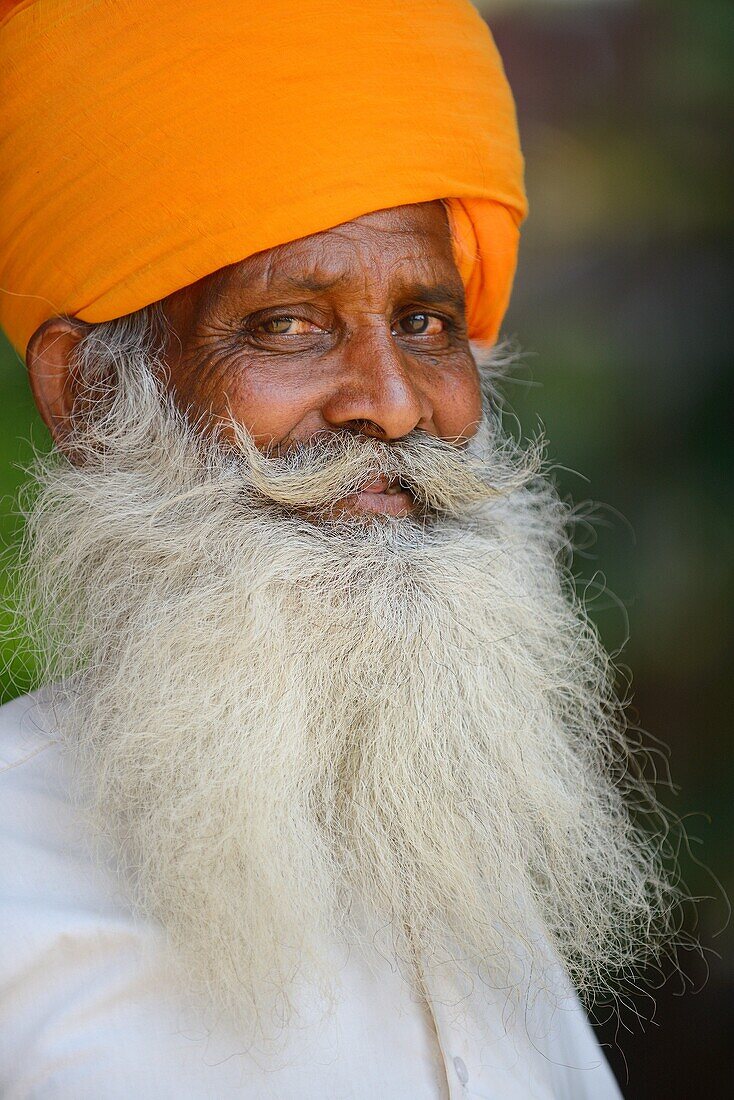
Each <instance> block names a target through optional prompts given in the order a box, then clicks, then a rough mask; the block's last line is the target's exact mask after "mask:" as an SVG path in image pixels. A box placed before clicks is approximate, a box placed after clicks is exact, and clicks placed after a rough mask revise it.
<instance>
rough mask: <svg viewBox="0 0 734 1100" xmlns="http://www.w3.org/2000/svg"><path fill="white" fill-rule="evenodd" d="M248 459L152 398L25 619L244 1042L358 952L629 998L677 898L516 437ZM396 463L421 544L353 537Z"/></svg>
mask: <svg viewBox="0 0 734 1100" xmlns="http://www.w3.org/2000/svg"><path fill="white" fill-rule="evenodd" d="M97 404H98V406H99V408H101V407H102V406H103V405H104V403H102V404H100V403H99V402H97ZM99 408H98V411H99ZM234 435H235V441H234V443H232V441H231V440H230V442H229V443H228V444H227V445H225V444H224V443H223V441H222V440H221V439H220V440H217V439H210V440H208V441H207V440H206V439H204V437H203V435H201V434H200V433H197V432H196V431H195V430H194V429H192V428H191V427H190V426H189V425H187V423H186V421H185V420H184V419H183V418H182V417H180V416H179V415H177V414H176V413H175V412H174V410H173V409H172V408H171V406H170V405H167V404H166V402H165V401H163V400H162V398H161V395H160V393H159V392H158V387H157V385H156V384H155V382H154V381H153V376H152V373H151V372H149V371H147V370H142V369H141V368H139V367H135V369H133V367H132V366H131V367H130V368H129V375H128V377H127V379H126V381H125V384H124V386H121V387H118V389H117V390H116V396H115V397H114V399H113V400H111V401H110V402H109V403H108V404H107V405H104V411H103V413H102V414H100V415H98V416H97V417H96V418H95V417H94V416H90V417H89V418H88V422H87V426H86V427H85V429H84V430H82V429H78V430H77V432H76V436H75V439H74V448H75V455H76V459H77V464H76V465H72V464H70V463H68V462H67V461H66V460H64V459H58V458H56V459H50V460H45V461H44V462H42V463H41V465H40V466H39V469H38V471H37V499H36V501H35V504H34V506H33V509H32V512H31V514H30V516H29V521H28V527H27V540H26V546H25V552H24V555H23V559H22V576H23V579H24V588H25V602H24V606H25V613H26V616H27V621H28V622H29V623H31V624H35V638H36V641H37V643H38V650H39V653H40V654H41V656H42V658H43V660H44V665H43V667H44V670H45V675H46V676H48V677H52V678H53V679H54V680H55V681H56V684H57V686H56V689H55V703H56V714H57V715H58V720H59V725H60V728H61V732H62V733H63V735H64V736H65V737H66V738H67V740H68V743H69V745H70V746H71V747H72V748H73V750H74V752H75V754H76V757H77V763H78V767H79V774H80V776H81V777H82V780H83V791H84V798H85V800H86V801H87V803H88V805H89V806H90V807H91V812H92V814H93V818H94V821H95V827H96V829H97V832H98V834H99V835H101V836H103V837H105V838H106V839H107V840H108V841H110V842H111V843H112V844H113V845H114V847H115V850H116V852H117V858H118V860H119V863H120V866H121V869H122V870H123V872H124V874H125V875H126V876H127V878H128V881H129V884H130V889H131V891H132V893H133V896H134V898H135V900H136V902H137V904H138V905H139V906H140V907H141V908H142V909H143V910H144V911H145V912H146V913H147V914H149V915H151V916H153V917H154V918H155V919H156V920H157V921H159V922H160V923H161V924H162V925H163V927H164V928H165V929H166V930H167V932H168V935H169V937H170V942H171V943H172V945H173V946H174V949H175V951H176V952H177V954H178V955H179V957H180V958H181V959H182V960H183V962H184V964H185V965H186V966H187V967H188V971H189V973H190V976H191V978H192V980H193V981H195V982H196V983H197V984H198V985H200V986H203V987H204V988H205V991H206V995H207V997H209V998H211V999H212V1000H213V1001H215V1002H217V1003H219V1004H220V1005H224V1006H225V1007H226V1009H227V1011H229V1012H235V1013H236V1014H237V1015H238V1016H239V1017H240V1018H246V1017H247V1016H248V1015H254V1014H256V1013H258V1012H260V1013H262V1012H263V1011H267V1010H268V1009H269V1008H272V1007H273V1005H274V1004H275V1002H276V1001H277V1002H278V1004H277V1009H276V1011H277V1013H278V1014H279V1015H280V1016H282V1017H284V1018H285V1017H287V1015H288V1010H287V1007H286V1008H285V1009H284V1004H285V1005H286V1006H287V1003H288V998H289V994H290V992H291V991H292V990H293V989H295V988H296V987H297V986H298V984H299V983H301V982H305V983H306V984H308V983H316V984H318V985H320V986H322V987H325V986H328V961H327V960H328V952H327V950H326V948H325V945H327V944H329V943H330V942H333V941H334V940H335V939H336V940H339V941H341V942H345V943H347V944H359V943H364V942H366V941H367V940H369V942H370V943H372V944H374V943H375V942H379V945H380V949H381V950H382V951H384V952H385V953H387V954H388V955H389V956H390V957H391V958H393V959H395V960H397V962H398V965H400V966H401V968H402V969H403V972H404V973H405V976H406V980H407V981H409V982H410V981H417V980H418V979H417V974H416V962H417V961H419V963H420V966H421V967H430V966H431V965H434V964H437V963H444V962H446V961H447V960H451V965H458V966H464V967H466V968H470V969H471V970H472V971H473V972H476V970H477V968H479V969H480V970H482V971H483V973H484V974H485V975H486V976H487V978H488V980H490V981H496V982H498V983H501V984H503V985H506V984H507V983H508V982H509V981H511V980H513V978H512V975H513V974H515V975H516V972H517V960H518V958H522V959H523V960H524V965H525V968H526V972H527V970H528V969H530V968H535V970H536V971H537V970H539V969H542V967H543V966H545V965H546V963H547V961H548V959H549V958H552V957H559V958H560V960H561V961H562V963H563V964H564V965H565V967H566V969H567V970H568V972H569V973H570V976H571V978H572V980H573V981H574V982H575V983H576V985H577V987H578V988H579V989H580V990H581V991H582V993H586V994H588V995H590V996H593V995H594V994H595V993H596V992H597V991H598V990H600V989H601V990H604V989H606V987H607V984H608V982H609V980H610V977H612V976H614V975H615V974H618V973H620V972H625V971H629V968H630V967H631V966H634V965H635V963H636V962H639V959H640V958H641V957H642V956H643V955H644V953H645V952H646V951H654V950H655V942H656V941H655V940H654V938H653V935H652V931H651V930H652V928H653V926H654V924H655V922H656V920H659V918H660V916H661V914H664V913H665V912H666V910H667V909H668V907H669V890H668V887H667V886H666V883H665V879H664V876H663V875H662V873H661V871H660V866H659V857H658V852H657V851H656V848H655V845H654V844H653V843H652V842H651V841H649V840H647V839H646V838H645V837H644V836H643V835H642V834H641V833H640V832H639V831H638V830H637V829H636V827H635V826H634V825H633V824H632V822H631V819H630V815H629V812H628V809H627V808H626V805H625V801H624V798H623V790H622V788H623V787H624V786H625V785H626V786H627V787H628V788H629V786H630V781H629V777H628V776H627V777H626V778H625V767H624V756H625V749H624V745H623V738H622V732H621V731H622V724H621V718H620V713H619V708H618V706H617V704H616V703H615V701H614V698H613V695H612V693H611V690H610V685H609V675H608V665H607V660H606V658H605V655H604V653H603V651H602V650H601V648H600V646H599V644H598V641H597V638H596V636H595V634H594V632H593V630H592V629H591V628H590V626H589V624H588V622H587V620H586V619H585V617H584V615H583V612H582V610H581V609H580V608H579V607H578V606H577V605H576V604H575V602H574V600H573V597H572V595H571V594H570V591H569V588H568V584H567V582H566V581H565V580H564V575H563V571H562V569H561V568H560V566H559V555H560V554H561V552H562V550H563V548H564V547H565V546H566V545H567V539H566V535H565V530H564V523H565V520H566V513H565V510H564V509H563V508H562V507H561V505H560V504H559V502H558V500H557V498H556V496H555V495H554V493H553V492H552V490H551V489H550V487H549V486H548V485H547V484H546V483H544V482H543V481H542V480H541V479H539V478H538V477H537V475H536V473H535V471H534V469H532V468H529V466H528V461H527V456H523V455H522V454H520V452H517V451H515V450H513V448H512V446H511V445H510V444H509V443H508V441H507V440H504V441H503V440H502V438H501V435H500V432H499V427H498V425H490V423H489V422H488V421H487V422H485V424H484V425H483V428H482V431H481V432H480V433H479V437H478V440H477V441H475V442H474V444H473V445H472V447H470V448H469V449H468V450H467V451H466V453H463V452H461V451H460V450H459V449H457V448H450V447H449V446H448V445H443V447H442V446H441V445H437V444H435V443H431V442H430V441H429V442H428V444H427V446H426V445H425V443H421V441H417V442H415V441H409V443H408V444H406V447H408V448H410V447H412V448H413V450H411V451H410V453H408V451H407V450H404V452H403V454H402V457H401V454H400V448H399V447H398V448H393V447H387V448H384V447H382V448H381V447H380V446H374V445H367V444H364V446H363V447H362V449H361V450H360V446H359V445H357V444H355V442H354V440H350V439H344V440H343V441H342V444H343V445H342V444H339V443H338V441H337V442H335V441H333V440H332V441H327V442H326V443H325V444H324V447H315V448H313V449H312V451H311V453H302V454H301V455H300V457H298V458H297V459H294V458H290V459H285V460H284V459H278V458H271V459H267V458H263V457H262V456H258V455H257V453H256V452H255V451H254V448H252V447H251V445H250V444H248V441H247V439H246V437H244V435H243V434H242V433H241V432H240V433H237V432H236V431H235V433H234ZM421 447H423V450H421ZM431 448H433V450H431ZM360 455H361V456H362V457H360ZM390 463H393V465H394V467H395V469H396V470H397V472H398V474H399V475H400V476H401V477H402V478H404V479H405V480H406V481H407V482H408V483H410V484H411V486H412V487H413V490H414V493H415V495H416V498H417V499H418V501H419V503H420V505H421V507H420V509H419V517H420V518H419V520H417V521H414V520H398V521H384V520H375V521H370V522H356V521H355V522H348V521H343V520H335V519H332V518H330V517H329V515H328V501H329V500H330V499H332V500H333V499H335V494H336V493H337V492H338V493H342V492H344V491H348V490H349V489H350V488H353V487H354V486H356V485H358V484H359V483H360V480H361V479H365V478H366V475H367V474H368V473H369V471H371V470H374V469H375V468H376V467H381V468H384V467H385V466H389V465H390ZM531 466H532V464H531ZM304 504H309V506H311V507H312V508H313V507H318V508H320V509H321V513H322V514H321V521H320V522H315V521H314V518H313V516H311V517H310V518H304V515H303V513H302V512H301V510H300V509H301V507H302V506H303V505H304ZM29 629H30V628H29ZM628 793H629V792H628ZM633 794H635V795H636V797H638V798H640V797H642V796H643V795H644V791H642V789H641V788H637V789H636V790H635V791H633ZM645 797H646V796H645Z"/></svg>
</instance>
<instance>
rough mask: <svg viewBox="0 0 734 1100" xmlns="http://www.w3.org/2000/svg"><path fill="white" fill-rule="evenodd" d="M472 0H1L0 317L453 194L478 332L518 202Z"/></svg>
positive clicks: (119, 305) (41, 310)
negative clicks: (405, 205)
mask: <svg viewBox="0 0 734 1100" xmlns="http://www.w3.org/2000/svg"><path fill="white" fill-rule="evenodd" d="M522 171H523V162H522V156H521V153H520V145H519V139H518V134H517V124H516V119H515V109H514V103H513V100H512V95H511V92H510V89H509V87H508V84H507V81H506V79H505V75H504V71H503V68H502V63H501V61H500V58H499V55H498V53H497V50H496V48H495V45H494V42H493V40H492V38H491V35H490V33H489V30H488V29H487V27H486V25H485V24H484V22H483V20H482V19H481V17H480V16H479V14H478V13H477V12H476V10H475V9H474V8H473V7H472V5H471V4H470V3H469V2H468V0H16V2H15V3H12V2H8V0H0V323H2V325H3V327H4V328H5V330H6V331H7V333H8V335H9V337H10V339H11V340H12V342H13V343H14V344H15V346H16V347H17V348H18V350H19V351H21V352H24V351H25V348H26V345H27V342H28V340H29V339H30V337H31V335H32V334H33V332H34V331H35V329H36V328H37V327H38V325H40V324H41V323H42V322H43V321H44V320H46V319H47V318H49V317H52V316H55V315H57V314H68V315H71V316H77V317H79V318H81V319H82V320H85V321H91V322H95V321H104V320H109V319H111V318H113V317H118V316H121V315H123V314H125V313H131V312H132V311H134V310H136V309H139V308H141V307H142V306H145V305H148V304H150V303H151V302H154V301H157V300H158V299H160V298H163V297H165V296H166V295H168V294H171V293H173V292H174V291H176V290H179V289H180V288H181V287H183V286H187V285H188V284H190V283H193V282H195V281H196V280H197V279H200V278H202V277H203V276H205V275H208V274H210V273H211V272H213V271H215V270H217V269H218V268H221V267H225V266H226V265H228V264H231V263H235V262H237V261H239V260H242V259H244V258H245V257H247V256H249V255H252V254H253V253H255V252H259V251H261V250H263V249H267V248H271V247H273V246H275V245H278V244H284V243H285V242H287V241H291V240H295V239H297V238H299V237H304V236H308V235H309V234H312V233H317V232H320V231H322V230H325V229H329V228H331V227H333V226H335V225H339V224H340V223H342V222H345V221H350V220H352V219H353V218H356V217H359V216H360V215H362V214H367V213H370V212H373V211H375V210H381V209H386V208H389V207H393V206H400V205H403V204H406V203H419V202H427V201H431V200H435V199H448V200H450V201H449V202H448V203H447V209H448V213H449V223H450V226H451V230H452V241H453V247H454V254H455V257H456V261H457V266H458V268H459V271H460V273H461V276H462V279H463V282H464V284H465V287H466V290H467V317H468V322H469V333H470V336H471V337H472V338H474V339H477V340H481V341H491V340H493V339H494V338H495V337H496V335H497V331H498V329H499V325H500V322H501V320H502V316H503V314H504V311H505V308H506V306H507V302H508V299H509V296H510V289H511V285H512V278H513V274H514V270H515V264H516V259H517V246H518V235H519V225H520V222H521V221H522V219H523V217H524V215H525V212H526V202H525V195H524V191H523V182H522Z"/></svg>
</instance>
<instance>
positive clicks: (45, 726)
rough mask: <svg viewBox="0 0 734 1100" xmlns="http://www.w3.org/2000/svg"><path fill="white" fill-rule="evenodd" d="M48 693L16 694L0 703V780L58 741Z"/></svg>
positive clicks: (5, 779) (2, 780) (6, 778)
mask: <svg viewBox="0 0 734 1100" xmlns="http://www.w3.org/2000/svg"><path fill="white" fill-rule="evenodd" d="M53 729H54V723H53V719H52V711H51V707H50V700H49V695H48V692H47V691H46V690H44V689H41V690H39V691H34V692H31V694H29V695H19V696H18V697H17V698H15V699H11V700H10V702H8V703H4V704H3V705H2V706H0V783H3V782H5V781H8V780H9V779H10V773H11V772H13V771H15V770H16V769H18V768H22V767H23V766H24V765H26V764H30V762H31V761H32V760H34V759H35V758H36V757H37V756H38V755H39V753H42V752H44V751H46V750H48V749H49V748H53V747H54V746H55V745H56V744H57V742H56V737H55V735H54V732H53Z"/></svg>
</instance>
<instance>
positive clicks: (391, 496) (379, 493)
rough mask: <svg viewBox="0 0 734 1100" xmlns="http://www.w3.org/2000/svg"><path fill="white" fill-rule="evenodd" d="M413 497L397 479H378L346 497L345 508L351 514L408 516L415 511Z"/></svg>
mask: <svg viewBox="0 0 734 1100" xmlns="http://www.w3.org/2000/svg"><path fill="white" fill-rule="evenodd" d="M413 506H414V500H413V497H412V495H411V494H410V493H409V492H408V491H407V489H403V488H402V487H401V485H400V482H399V481H398V480H397V478H388V477H378V478H376V479H375V480H374V481H370V482H369V484H368V485H365V486H364V488H362V489H360V491H359V492H358V493H352V494H351V495H350V496H348V497H345V498H344V501H343V508H344V510H345V511H349V512H370V513H372V514H373V515H381V516H407V515H410V513H411V512H412V511H413Z"/></svg>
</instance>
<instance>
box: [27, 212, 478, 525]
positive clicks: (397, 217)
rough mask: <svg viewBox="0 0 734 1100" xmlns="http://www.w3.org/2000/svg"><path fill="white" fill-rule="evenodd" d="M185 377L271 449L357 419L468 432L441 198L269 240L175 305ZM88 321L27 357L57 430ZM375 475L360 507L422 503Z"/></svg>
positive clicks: (190, 400)
mask: <svg viewBox="0 0 734 1100" xmlns="http://www.w3.org/2000/svg"><path fill="white" fill-rule="evenodd" d="M163 308H164V312H165V314H166V317H167V320H168V322H169V324H170V328H171V337H170V339H169V344H168V348H167V353H166V364H167V367H168V370H169V377H170V386H171V387H172V389H173V393H174V395H175V398H176V401H177V403H178V404H179V406H180V407H181V408H182V409H184V410H185V411H186V412H187V413H188V414H189V416H191V417H192V418H193V419H196V420H197V421H199V420H201V421H203V422H204V423H207V422H209V423H212V422H214V423H216V422H217V421H218V420H219V419H220V418H223V417H228V416H231V417H233V418H234V419H235V420H237V421H239V422H241V423H242V424H244V426H245V427H246V428H247V429H248V430H249V431H250V433H251V434H252V436H253V438H254V440H255V442H256V444H257V446H258V447H259V448H261V449H263V450H265V449H268V448H270V447H276V448H281V449H283V448H287V447H288V446H291V445H293V444H295V443H305V442H307V441H308V440H309V439H311V438H312V437H313V436H314V435H316V434H317V433H321V432H324V431H335V430H347V431H355V432H359V433H362V434H364V435H369V436H374V437H375V438H378V439H381V440H386V441H389V440H395V439H400V438H402V437H403V436H406V435H408V433H409V432H411V431H414V430H419V431H425V432H428V433H430V434H432V435H435V436H439V437H440V438H442V439H447V440H451V441H456V442H462V441H464V440H466V439H468V438H469V437H470V436H471V435H472V434H473V433H474V431H475V430H476V426H477V423H478V421H479V419H480V416H481V398H480V389H479V379H478V374H477V370H476V365H475V363H474V359H473V357H472V354H471V351H470V348H469V343H468V338H467V332H466V321H465V314H464V292H463V286H462V283H461V279H460V277H459V273H458V271H457V269H456V265H455V263H454V259H453V254H452V249H451V240H450V236H449V230H448V223H447V220H446V215H445V213H444V210H443V207H442V205H441V203H439V202H433V203H424V204H421V205H414V206H402V207H396V208H393V209H391V210H383V211H378V212H376V213H373V214H367V215H365V216H364V217H361V218H357V219H355V220H354V221H351V222H347V223H346V224H344V225H340V226H337V227H335V228H333V229H329V230H327V231H325V232H323V233H317V234H315V235H313V236H310V237H304V238H302V239H300V240H296V241H291V242H289V243H288V244H284V245H280V246H278V247H276V248H272V249H269V250H267V251H265V252H259V253H256V254H255V255H254V256H250V257H248V258H247V259H245V260H242V261H241V262H240V263H236V264H233V265H231V266H229V267H226V268H222V269H220V270H219V271H217V272H214V273H213V274H212V275H209V276H207V277H206V278H204V279H201V280H199V281H198V282H197V283H194V284H193V285H191V286H188V287H185V288H184V289H183V290H180V291H178V292H176V293H175V294H172V295H171V296H169V297H168V298H167V299H165V300H164V302H163ZM85 329H86V326H85V325H83V324H82V323H80V322H78V321H74V320H70V319H67V318H55V319H53V320H52V321H49V322H47V323H46V324H45V325H44V326H42V327H41V329H39V330H38V332H37V333H36V334H35V335H34V337H33V338H32V340H31V342H30V344H29V348H28V354H27V361H28V369H29V373H30V378H31V385H32V388H33V392H34V396H35V398H36V402H37V404H38V407H39V409H40V411H41V414H42V415H43V417H44V419H45V420H46V423H47V424H48V425H49V427H50V429H51V431H52V433H53V434H54V437H55V438H56V441H57V443H59V445H61V446H63V440H64V430H65V423H66V422H67V421H68V415H69V412H70V409H71V406H72V404H73V400H74V392H73V379H72V377H71V376H70V373H69V365H70V362H71V360H72V356H73V351H74V348H75V346H76V343H77V342H78V340H79V338H80V336H81V335H82V334H83V332H84V331H85ZM412 506H413V505H412V499H411V497H410V495H409V494H408V493H406V492H404V491H402V490H401V489H400V487H399V486H398V485H390V484H388V483H386V482H385V481H384V480H380V481H376V482H375V483H373V484H372V485H370V486H368V487H367V488H366V489H365V490H363V491H362V492H360V493H357V494H355V495H354V496H353V497H350V498H348V500H346V501H344V502H342V507H343V509H344V510H346V511H350V512H380V513H384V514H389V515H394V516H400V515H406V514H408V513H409V512H410V511H411V510H412Z"/></svg>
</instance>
